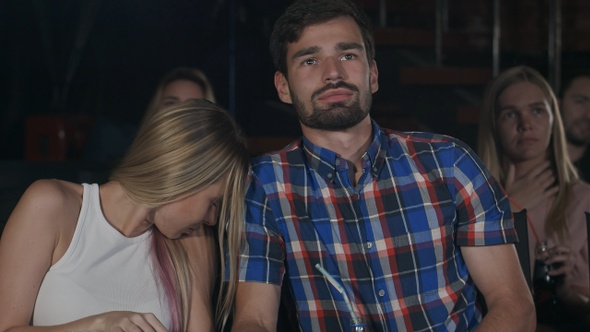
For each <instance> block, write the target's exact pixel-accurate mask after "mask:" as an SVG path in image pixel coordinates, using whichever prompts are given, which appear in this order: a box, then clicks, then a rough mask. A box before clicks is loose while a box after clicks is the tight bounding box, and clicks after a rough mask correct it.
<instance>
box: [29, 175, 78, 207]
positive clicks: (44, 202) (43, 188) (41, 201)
mask: <svg viewBox="0 0 590 332" xmlns="http://www.w3.org/2000/svg"><path fill="white" fill-rule="evenodd" d="M83 192H84V188H83V186H82V185H81V184H77V183H72V182H67V181H62V180H55V179H44V180H37V181H35V182H33V183H32V184H31V185H30V186H29V187H28V188H27V190H26V191H25V193H24V194H23V196H22V198H21V201H23V202H25V203H26V204H34V205H35V207H36V208H58V209H63V208H64V207H69V206H71V205H78V204H81V202H82V194H83Z"/></svg>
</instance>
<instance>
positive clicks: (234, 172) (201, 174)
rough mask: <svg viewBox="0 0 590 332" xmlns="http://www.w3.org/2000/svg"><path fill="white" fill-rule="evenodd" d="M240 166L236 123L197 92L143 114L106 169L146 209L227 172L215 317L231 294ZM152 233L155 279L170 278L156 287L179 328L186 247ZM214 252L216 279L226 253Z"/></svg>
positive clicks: (184, 306)
mask: <svg viewBox="0 0 590 332" xmlns="http://www.w3.org/2000/svg"><path fill="white" fill-rule="evenodd" d="M248 167H249V155H248V152H247V146H246V139H245V136H244V133H243V131H242V130H241V128H240V127H239V126H238V124H237V123H236V121H235V120H234V119H233V118H232V116H231V115H230V114H229V113H227V112H226V111H224V110H222V109H221V108H219V107H218V106H217V105H215V104H213V103H211V102H209V101H207V100H204V99H200V100H191V101H188V102H185V103H180V104H177V105H174V106H171V107H169V108H165V109H162V110H157V111H155V113H154V114H153V115H152V116H151V117H149V118H146V121H144V122H143V123H142V125H141V127H140V129H139V132H138V134H137V137H136V139H135V141H134V142H133V144H132V145H131V147H130V149H129V152H128V153H127V155H126V156H125V157H124V158H123V160H122V162H121V164H120V165H119V166H118V168H116V170H115V171H114V172H113V174H112V176H111V180H114V181H118V182H120V183H121V186H122V187H123V189H124V190H125V192H126V193H127V194H128V195H129V197H131V199H132V200H133V201H135V202H137V203H139V204H142V205H145V206H148V207H150V208H156V207H158V206H161V205H164V204H167V203H170V202H173V201H175V200H176V199H178V198H180V197H182V196H184V195H186V194H190V193H194V192H197V191H199V190H201V189H204V188H205V187H207V186H209V185H211V184H213V183H216V182H217V181H218V180H220V179H222V178H223V177H224V176H227V181H226V187H225V190H224V194H223V199H222V203H221V210H220V213H219V222H218V223H217V227H218V243H219V253H223V252H224V247H225V246H227V248H228V253H229V254H228V257H229V264H228V267H229V276H230V282H229V283H227V284H225V283H222V284H221V288H220V290H219V295H220V296H219V298H220V299H221V300H220V301H219V302H218V307H217V313H218V318H217V319H218V321H219V319H220V318H221V317H225V318H224V320H223V321H224V322H225V320H226V319H227V317H228V316H229V313H230V311H231V308H232V304H233V300H234V297H235V288H236V284H237V268H238V257H239V252H240V249H241V245H242V236H243V235H242V234H243V227H244V196H245V191H246V178H247V173H248ZM153 234H154V237H155V240H154V242H153V243H154V246H155V247H156V249H154V252H155V258H156V262H155V263H156V264H158V267H159V268H160V276H161V279H162V281H163V282H166V280H167V279H170V280H172V281H171V282H170V283H169V285H166V284H165V285H164V288H165V289H166V293H167V295H168V299H169V303H170V304H171V306H172V307H171V312H172V313H173V315H176V317H173V321H176V322H178V324H179V325H178V326H176V328H178V330H184V329H186V326H187V322H188V316H189V315H188V313H189V310H190V308H189V303H190V302H189V299H190V289H191V286H190V284H191V280H190V273H189V272H190V269H189V265H188V260H187V253H186V252H185V250H184V249H183V247H182V246H181V245H180V242H179V241H177V240H170V239H168V238H165V237H164V236H163V235H161V233H159V232H158V231H157V230H154V232H153ZM219 253H218V254H219ZM220 258H221V278H223V276H225V274H226V262H225V261H226V259H225V256H224V255H223V254H221V255H220ZM232 281H236V282H232ZM175 306H177V307H175ZM175 308H176V309H175ZM176 328H175V329H176Z"/></svg>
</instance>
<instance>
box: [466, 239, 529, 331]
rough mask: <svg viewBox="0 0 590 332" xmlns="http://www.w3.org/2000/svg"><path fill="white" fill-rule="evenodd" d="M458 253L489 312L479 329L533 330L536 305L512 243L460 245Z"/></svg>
mask: <svg viewBox="0 0 590 332" xmlns="http://www.w3.org/2000/svg"><path fill="white" fill-rule="evenodd" d="M461 253H462V254H463V257H464V258H465V263H466V264H467V268H468V269H469V274H470V275H471V277H472V278H473V281H474V282H475V285H476V286H477V288H478V289H479V290H480V291H481V293H482V294H483V296H484V298H485V301H486V305H487V309H488V313H487V315H486V316H485V317H484V319H483V320H482V322H481V324H480V325H479V327H478V329H477V330H478V331H534V330H535V327H536V316H535V305H534V303H533V299H532V296H531V292H530V291H529V289H528V286H527V283H526V281H525V279H524V275H523V274H522V270H521V268H520V265H519V263H518V256H517V255H516V250H515V248H514V245H512V244H499V245H491V246H463V247H461Z"/></svg>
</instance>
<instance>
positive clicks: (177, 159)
mask: <svg viewBox="0 0 590 332" xmlns="http://www.w3.org/2000/svg"><path fill="white" fill-rule="evenodd" d="M247 172H248V153H247V150H246V145H245V138H244V136H243V133H242V131H241V129H240V128H239V127H238V125H237V124H236V122H235V121H234V119H233V118H232V117H231V116H230V115H229V114H228V113H226V112H225V111H223V110H222V109H220V108H218V107H217V106H216V105H214V104H213V103H210V102H208V101H205V100H197V101H191V102H188V103H182V104H178V105H175V106H173V107H171V108H167V109H162V110H160V111H157V112H156V113H154V114H153V116H152V117H151V118H150V119H149V120H147V121H146V122H145V123H143V125H142V126H141V128H140V130H139V132H138V135H137V137H136V139H135V141H134V143H133V144H132V146H131V148H130V150H129V152H128V153H127V155H126V156H125V157H124V159H123V161H122V163H121V164H120V165H119V166H118V167H117V168H116V169H115V171H114V172H113V174H112V176H111V178H110V180H109V181H108V182H107V183H105V184H102V185H97V184H76V183H69V182H64V181H59V180H40V181H37V182H35V183H33V184H32V185H31V186H30V187H29V188H28V189H27V191H26V192H25V194H24V195H23V197H22V198H21V200H20V202H19V203H18V205H17V206H16V208H15V209H14V211H13V213H12V215H11V216H10V218H9V220H8V222H7V225H6V228H5V230H4V233H3V236H2V240H1V241H0V313H1V319H0V331H12V330H18V331H69V330H71V331H78V330H89V331H136V330H141V331H212V330H214V324H215V323H214V313H213V312H214V309H213V308H212V297H213V294H211V293H212V289H214V284H215V279H216V278H218V275H217V271H216V270H217V266H221V268H222V271H221V273H222V274H225V271H224V270H225V268H224V266H225V262H224V261H223V260H224V257H223V256H222V255H221V256H222V257H219V256H220V255H218V252H220V250H221V247H223V246H224V245H226V246H227V247H228V248H229V251H230V253H232V252H233V253H234V254H230V255H228V257H229V259H230V262H229V263H228V266H229V270H230V271H228V274H229V275H230V278H234V279H235V275H236V268H237V261H236V259H235V258H236V257H237V256H238V254H237V253H238V252H239V247H240V243H241V233H242V223H243V212H242V211H243V196H244V191H245V179H246V176H247ZM214 227H217V230H218V236H219V238H218V239H219V241H218V242H219V245H220V247H218V248H216V247H215V242H216V240H215V238H214V235H213V234H214V233H215V232H214V231H213V228H214ZM218 259H221V262H220V263H219V262H218ZM226 285H229V288H227V287H225V286H226ZM232 285H234V283H228V284H224V285H222V289H221V290H220V296H219V298H220V299H221V301H219V309H218V313H219V317H220V320H223V319H222V318H223V317H227V315H228V313H229V310H230V308H231V304H232V303H233V294H234V288H233V286H232ZM41 326H43V327H42V328H41Z"/></svg>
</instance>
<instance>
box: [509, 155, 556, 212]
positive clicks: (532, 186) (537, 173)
mask: <svg viewBox="0 0 590 332" xmlns="http://www.w3.org/2000/svg"><path fill="white" fill-rule="evenodd" d="M504 189H505V190H506V193H507V194H508V196H509V197H510V198H511V199H512V200H513V201H515V202H516V203H517V204H518V206H513V204H512V203H511V208H512V209H513V211H520V210H521V209H532V208H534V207H535V206H537V205H538V204H540V203H541V202H542V201H543V200H545V199H546V198H549V197H551V196H553V195H555V194H557V191H558V190H559V188H558V187H557V186H556V185H555V175H554V174H553V171H552V170H551V164H550V163H549V162H548V161H547V162H544V163H542V164H540V165H538V166H535V167H534V168H533V169H532V170H531V171H530V172H528V173H527V174H526V175H524V176H521V177H519V178H518V179H515V167H514V165H513V164H510V165H509V166H508V173H507V176H506V183H505V185H504Z"/></svg>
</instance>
